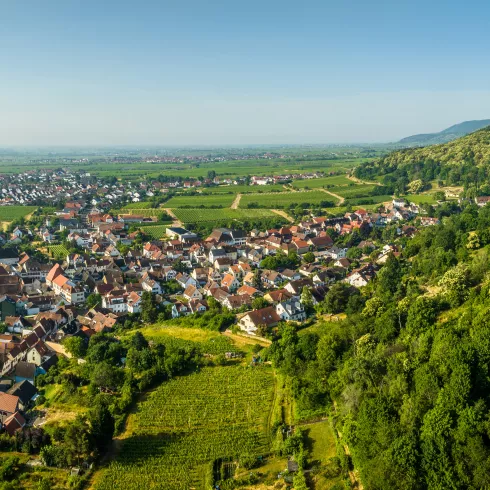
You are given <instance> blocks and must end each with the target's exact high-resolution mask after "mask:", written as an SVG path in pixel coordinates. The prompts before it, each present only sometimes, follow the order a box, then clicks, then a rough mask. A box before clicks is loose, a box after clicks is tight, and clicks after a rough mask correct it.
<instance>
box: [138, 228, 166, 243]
mask: <svg viewBox="0 0 490 490" xmlns="http://www.w3.org/2000/svg"><path fill="white" fill-rule="evenodd" d="M168 226H169V225H155V226H140V230H141V231H142V232H143V233H144V234H145V235H149V236H150V237H151V238H153V239H155V240H159V239H160V238H162V237H163V236H165V230H166V229H167V228H168Z"/></svg>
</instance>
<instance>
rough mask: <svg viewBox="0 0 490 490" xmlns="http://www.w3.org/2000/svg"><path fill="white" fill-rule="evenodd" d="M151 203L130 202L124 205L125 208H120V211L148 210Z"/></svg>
mask: <svg viewBox="0 0 490 490" xmlns="http://www.w3.org/2000/svg"><path fill="white" fill-rule="evenodd" d="M151 207H152V206H151V202H130V203H129V204H126V206H124V207H122V208H121V210H122V211H126V210H131V209H150V208H151Z"/></svg>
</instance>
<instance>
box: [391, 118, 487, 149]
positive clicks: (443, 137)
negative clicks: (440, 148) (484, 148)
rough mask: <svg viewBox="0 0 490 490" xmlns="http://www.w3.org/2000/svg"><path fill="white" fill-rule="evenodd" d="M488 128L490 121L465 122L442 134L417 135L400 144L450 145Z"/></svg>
mask: <svg viewBox="0 0 490 490" xmlns="http://www.w3.org/2000/svg"><path fill="white" fill-rule="evenodd" d="M486 126H490V119H483V120H481V121H465V122H462V123H460V124H455V125H454V126H451V127H450V128H447V129H445V130H444V131H441V132H440V133H428V134H416V135H414V136H408V137H407V138H403V139H401V140H400V141H399V142H398V144H399V145H403V146H430V145H440V144H442V143H448V142H449V141H453V140H455V139H458V138H461V137H463V136H466V135H467V134H470V133H473V132H474V131H478V130H479V129H482V128H484V127H486Z"/></svg>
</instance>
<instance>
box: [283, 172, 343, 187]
mask: <svg viewBox="0 0 490 490" xmlns="http://www.w3.org/2000/svg"><path fill="white" fill-rule="evenodd" d="M349 184H352V181H351V180H349V179H348V178H347V177H346V176H345V175H334V176H332V177H320V178H318V179H303V180H294V181H293V183H292V186H293V187H294V188H295V189H304V188H305V187H309V188H310V189H318V188H319V187H326V188H329V187H335V186H338V185H349Z"/></svg>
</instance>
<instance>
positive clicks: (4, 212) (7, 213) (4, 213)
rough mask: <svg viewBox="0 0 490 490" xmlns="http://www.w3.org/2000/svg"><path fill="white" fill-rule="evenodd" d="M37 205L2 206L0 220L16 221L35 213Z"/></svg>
mask: <svg viewBox="0 0 490 490" xmlns="http://www.w3.org/2000/svg"><path fill="white" fill-rule="evenodd" d="M36 209H37V206H0V221H8V222H10V221H14V220H16V219H20V218H25V217H26V216H28V215H29V214H31V213H33V212H34V211H35V210H36Z"/></svg>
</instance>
